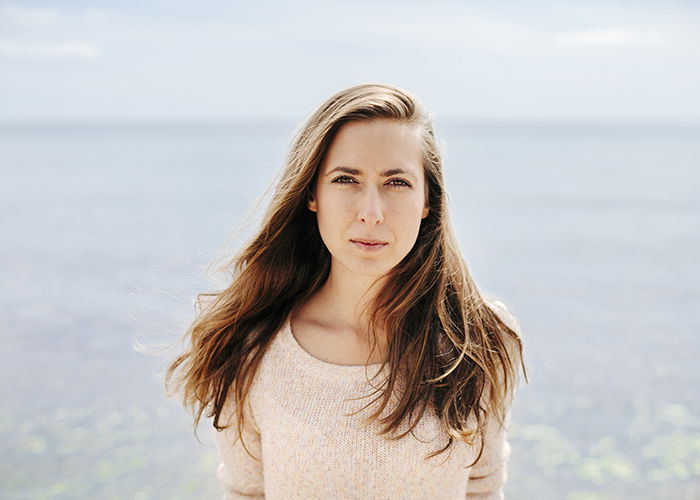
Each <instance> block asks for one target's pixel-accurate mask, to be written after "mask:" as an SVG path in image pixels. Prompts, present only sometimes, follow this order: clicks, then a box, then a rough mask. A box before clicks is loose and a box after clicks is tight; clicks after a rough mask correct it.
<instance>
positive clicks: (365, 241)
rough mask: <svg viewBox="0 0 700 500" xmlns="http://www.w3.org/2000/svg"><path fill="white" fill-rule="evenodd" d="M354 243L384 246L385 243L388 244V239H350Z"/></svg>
mask: <svg viewBox="0 0 700 500" xmlns="http://www.w3.org/2000/svg"><path fill="white" fill-rule="evenodd" d="M350 241H352V242H353V243H360V244H362V245H367V246H373V247H374V246H383V245H388V243H387V242H386V241H378V240H350Z"/></svg>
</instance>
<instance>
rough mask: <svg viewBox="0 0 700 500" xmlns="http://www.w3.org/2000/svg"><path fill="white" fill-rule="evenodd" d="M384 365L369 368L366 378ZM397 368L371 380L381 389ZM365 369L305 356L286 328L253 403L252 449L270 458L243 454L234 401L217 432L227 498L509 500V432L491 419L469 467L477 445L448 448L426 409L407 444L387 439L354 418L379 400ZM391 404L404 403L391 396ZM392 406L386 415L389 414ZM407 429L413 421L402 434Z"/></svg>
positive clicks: (248, 441)
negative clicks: (505, 495)
mask: <svg viewBox="0 0 700 500" xmlns="http://www.w3.org/2000/svg"><path fill="white" fill-rule="evenodd" d="M380 366H381V365H368V367H367V375H368V376H370V377H371V376H372V375H374V374H375V373H377V372H378V370H379V367H380ZM387 370H388V368H387V367H385V369H384V371H383V372H382V373H381V374H380V375H379V377H378V378H377V379H375V380H374V381H372V384H373V385H374V386H375V387H376V386H377V385H378V382H379V380H381V379H382V377H385V376H386V373H387ZM372 392H373V390H372V385H370V384H369V383H368V382H367V379H366V373H365V367H364V366H348V365H336V364H331V363H328V362H325V361H322V360H320V359H318V358H316V357H314V356H312V355H310V354H309V353H308V352H306V351H305V350H304V349H303V348H302V347H301V345H300V344H299V343H298V342H297V340H296V338H295V337H294V335H293V334H292V331H291V329H290V327H289V321H287V322H286V323H285V325H284V327H283V328H282V329H281V330H280V331H279V332H278V334H277V335H276V337H275V339H274V340H273V343H272V344H271V346H270V349H269V351H268V352H267V353H266V354H265V356H264V358H263V360H262V362H261V364H260V367H259V370H258V372H257V374H256V377H255V379H254V381H253V385H252V387H251V393H250V395H249V399H248V402H249V404H248V405H246V411H247V413H246V416H247V418H246V422H247V426H246V428H244V433H243V437H244V442H245V445H246V447H247V448H248V450H249V451H250V452H251V453H252V454H253V455H254V456H255V457H256V458H260V459H261V460H254V459H252V458H251V457H250V456H249V455H248V454H247V453H246V452H245V450H244V449H243V446H242V445H241V442H240V440H239V439H238V434H237V430H236V426H235V422H234V420H233V419H232V418H231V417H232V416H233V414H234V408H233V405H232V404H231V403H229V404H228V405H227V407H226V408H225V411H224V415H223V416H224V418H223V419H222V422H224V423H229V422H232V423H233V425H231V426H230V427H228V428H227V429H226V430H224V431H222V432H217V433H216V441H217V446H218V448H219V455H220V458H221V464H220V465H219V467H218V469H217V477H218V479H219V482H220V483H221V486H222V488H223V490H224V498H225V499H250V498H258V499H260V498H265V499H267V500H292V499H304V500H308V499H316V498H319V499H358V500H359V499H362V500H368V499H440V500H451V499H465V498H466V499H471V500H477V499H480V500H481V499H489V500H494V499H500V498H503V493H502V488H503V484H504V482H505V479H506V461H507V459H508V456H509V454H510V446H509V444H508V442H507V440H506V431H507V429H504V428H500V427H499V426H498V424H497V423H496V422H491V424H490V426H489V429H490V430H489V432H488V436H487V439H486V441H485V442H486V444H485V447H484V452H483V454H482V456H481V458H480V460H479V461H478V463H477V464H476V465H475V466H473V467H471V468H466V466H467V465H469V464H470V463H471V462H472V461H473V459H474V458H475V457H476V453H478V445H475V446H468V445H467V444H465V443H463V442H458V441H457V440H455V441H454V442H453V444H452V448H451V449H450V450H448V451H446V452H444V453H442V454H440V455H437V456H435V457H433V458H431V459H429V460H427V461H426V460H425V456H426V455H427V454H428V453H430V452H432V451H435V450H438V449H442V447H443V446H444V445H445V444H446V443H447V435H446V433H445V432H444V431H443V430H442V428H441V426H440V422H439V420H438V418H437V417H436V415H435V414H434V412H432V411H431V412H427V413H426V415H424V417H423V418H422V419H421V421H420V422H419V423H418V425H417V426H416V427H415V428H414V430H413V434H411V433H409V434H407V435H406V436H405V437H404V438H402V439H400V440H393V441H392V440H389V439H387V437H386V435H378V431H379V430H380V429H381V428H382V426H381V425H380V424H379V423H377V422H376V421H375V422H373V423H370V424H366V423H365V422H364V421H363V420H362V418H361V417H362V416H367V415H369V414H370V411H371V409H373V408H374V407H369V408H367V409H365V410H364V411H362V412H361V413H358V414H356V415H355V416H346V415H345V414H347V413H350V412H351V411H355V410H358V409H359V408H361V407H362V406H364V405H366V404H367V403H369V402H370V401H371V400H372V399H373V398H374V397H376V396H377V394H374V396H372V398H365V399H360V400H352V399H351V398H357V397H360V396H363V395H369V394H372ZM392 403H395V400H394V399H392ZM391 408H393V406H391V405H390V406H389V408H385V410H384V413H383V414H382V415H386V414H388V413H389V411H390V409H391ZM406 429H408V426H407V424H406V423H405V422H404V425H403V427H402V428H401V429H400V430H401V431H404V430H406Z"/></svg>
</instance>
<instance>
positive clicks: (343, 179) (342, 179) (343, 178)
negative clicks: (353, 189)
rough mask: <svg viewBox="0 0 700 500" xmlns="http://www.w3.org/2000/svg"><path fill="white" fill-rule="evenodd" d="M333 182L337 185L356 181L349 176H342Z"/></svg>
mask: <svg viewBox="0 0 700 500" xmlns="http://www.w3.org/2000/svg"><path fill="white" fill-rule="evenodd" d="M331 182H335V183H336V184H351V183H353V182H355V179H353V178H352V177H348V176H347V175H341V176H338V177H336V178H335V179H333V180H332V181H331Z"/></svg>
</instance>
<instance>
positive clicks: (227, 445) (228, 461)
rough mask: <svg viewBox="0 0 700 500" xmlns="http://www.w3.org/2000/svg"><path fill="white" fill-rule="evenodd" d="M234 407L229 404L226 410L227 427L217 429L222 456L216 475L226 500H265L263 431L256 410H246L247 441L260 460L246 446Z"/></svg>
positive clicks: (245, 434) (245, 433) (223, 414)
mask: <svg viewBox="0 0 700 500" xmlns="http://www.w3.org/2000/svg"><path fill="white" fill-rule="evenodd" d="M232 407H233V405H232V404H231V403H227V407H225V409H224V411H223V412H222V416H223V417H225V418H223V419H222V421H223V422H225V423H226V425H227V427H226V429H224V430H222V431H218V432H217V431H216V430H215V431H214V432H215V434H216V444H217V448H218V450H219V458H220V463H219V466H218V468H217V469H216V477H217V479H218V480H219V483H220V484H221V487H222V489H223V491H224V495H223V498H224V500H243V499H246V500H248V499H253V498H254V499H264V498H265V493H264V484H263V467H262V447H261V445H260V432H259V430H258V429H257V425H256V424H255V421H254V419H253V418H252V413H246V419H245V422H244V424H245V425H244V427H243V432H242V434H243V440H244V442H245V446H246V447H247V448H248V450H249V451H250V453H252V454H253V455H254V456H255V457H256V458H257V459H258V460H256V459H253V458H252V457H251V456H250V455H248V453H246V450H245V449H244V448H243V444H242V443H241V440H240V438H239V436H238V428H237V426H236V419H235V418H234V417H235V412H234V410H233V408H232Z"/></svg>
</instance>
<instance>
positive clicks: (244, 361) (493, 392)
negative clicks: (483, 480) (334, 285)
mask: <svg viewBox="0 0 700 500" xmlns="http://www.w3.org/2000/svg"><path fill="white" fill-rule="evenodd" d="M358 120H394V121H398V122H402V123H405V124H409V125H413V126H415V127H418V129H419V130H420V131H421V133H422V134H421V135H422V155H423V156H422V162H423V167H424V172H425V179H426V183H427V189H428V207H429V212H428V215H427V217H425V218H424V219H422V221H421V225H420V229H419V233H418V237H417V240H416V242H415V244H414V246H413V248H412V249H411V250H410V252H409V253H408V254H407V255H406V256H405V257H404V258H403V260H402V261H401V262H400V263H399V264H397V265H396V266H395V267H394V268H393V269H391V270H390V271H389V272H388V274H387V275H386V277H387V279H386V280H385V284H384V285H383V287H382V288H381V290H380V291H379V292H378V293H377V295H376V298H375V299H374V301H373V302H372V303H371V305H370V311H369V312H370V332H371V334H372V337H373V338H374V339H375V341H376V336H375V335H374V332H375V331H377V330H378V329H381V331H383V332H385V333H386V335H387V341H388V350H387V356H386V359H385V360H384V362H383V366H382V368H384V367H385V366H386V367H388V368H389V370H388V372H387V373H388V376H387V377H386V378H385V379H384V381H383V383H382V384H381V385H380V386H379V387H378V388H377V389H378V390H377V391H376V393H377V394H378V395H377V397H376V398H375V399H374V400H373V401H372V402H371V403H369V404H372V403H374V402H379V404H378V405H377V407H376V409H375V410H374V411H373V413H372V414H371V416H370V417H369V418H371V419H377V418H379V417H380V416H381V414H382V412H383V411H384V409H385V407H387V405H388V404H389V400H390V398H391V396H392V394H393V393H394V392H398V399H397V400H396V401H397V403H396V405H395V406H394V407H393V410H392V411H391V412H390V413H388V415H386V416H384V417H382V418H381V419H380V420H379V422H380V423H382V424H384V427H383V432H384V433H385V434H389V433H390V432H393V431H396V430H397V429H399V427H400V426H401V424H402V423H403V422H404V421H406V423H408V429H407V430H406V431H405V432H403V433H400V434H398V435H397V436H396V437H393V438H392V439H400V438H403V437H404V436H405V435H406V434H408V432H411V431H412V430H413V428H414V427H415V425H416V423H417V422H418V421H419V420H420V418H421V417H422V416H423V414H424V413H425V411H426V409H427V408H432V409H433V410H434V411H435V414H436V415H437V416H438V417H439V419H440V421H441V423H442V425H443V427H444V429H445V430H446V433H447V436H448V441H447V444H446V445H445V446H444V447H443V448H442V449H440V450H437V451H435V452H433V453H431V454H430V455H429V457H432V456H435V455H438V454H440V453H442V452H444V451H446V450H447V449H448V448H449V447H450V446H451V445H452V444H453V441H454V440H455V439H458V440H462V441H465V442H467V443H469V444H473V443H475V439H476V440H477V441H478V442H479V443H480V446H479V453H478V454H477V455H476V458H475V460H474V462H473V463H476V461H477V460H478V459H479V458H480V457H481V454H482V452H483V447H484V437H485V434H486V428H487V423H488V421H489V419H492V418H493V419H496V420H497V422H498V423H499V424H500V425H505V420H506V416H507V414H508V411H509V408H510V405H511V403H512V398H513V395H514V393H515V390H516V389H517V386H518V383H519V380H520V374H521V372H522V375H523V376H524V378H525V380H526V381H527V374H526V370H525V364H524V362H523V356H522V342H521V339H520V334H519V328H518V327H517V323H516V322H515V321H514V320H513V317H512V315H510V313H509V312H508V310H507V309H506V308H505V306H503V304H502V303H500V302H499V303H495V302H494V301H492V300H490V299H487V298H485V296H484V295H482V293H480V291H479V290H478V289H477V286H476V284H475V282H474V281H473V279H472V277H471V276H470V273H469V270H468V268H467V265H466V262H465V260H464V259H463V257H462V254H461V252H460V250H459V248H458V245H457V241H456V238H455V235H454V232H453V230H452V229H451V225H450V221H449V214H448V210H447V194H446V192H445V188H444V180H443V161H442V157H441V154H440V151H439V148H438V145H437V141H436V138H435V133H434V130H433V125H432V123H431V119H430V117H429V115H428V114H427V112H426V111H425V110H424V108H423V107H422V106H421V105H420V103H419V102H418V101H417V100H416V98H415V97H413V96H412V95H411V94H409V93H408V92H406V91H404V90H402V89H399V88H397V87H394V86H391V85H385V84H363V85H357V86H354V87H350V88H347V89H345V90H342V91H340V92H338V93H336V94H335V95H333V96H331V97H330V98H329V99H328V100H326V101H325V102H324V103H322V104H321V105H320V106H319V107H318V108H317V109H316V110H315V111H314V112H313V113H312V114H311V116H310V117H309V118H308V119H307V120H306V122H305V123H304V125H303V126H302V127H301V129H300V130H299V132H298V133H297V135H296V136H295V138H294V139H293V142H292V145H291V148H290V151H289V154H288V156H287V159H286V163H285V165H284V167H283V170H282V173H281V175H280V178H279V181H278V183H277V185H276V187H275V190H274V194H273V197H272V199H271V201H270V204H269V206H268V208H267V211H266V213H265V215H264V217H263V219H262V221H261V224H260V227H259V228H258V229H257V231H255V232H254V234H253V236H252V237H251V238H250V239H249V240H248V241H247V242H246V243H245V244H244V245H243V246H242V248H241V250H240V251H239V252H238V253H237V254H236V255H235V256H233V258H230V259H228V260H227V262H226V264H225V266H224V270H225V271H226V272H227V273H229V274H230V276H231V279H230V284H229V285H228V287H227V288H225V289H224V290H221V291H216V292H210V293H202V294H200V295H199V296H198V300H197V303H198V314H197V316H196V318H195V320H194V321H193V322H192V324H191V325H190V327H189V329H188V330H187V332H186V333H185V336H184V339H185V341H186V348H185V349H184V351H183V352H182V353H181V354H180V355H178V356H177V357H176V358H175V359H174V360H173V361H172V362H171V363H170V365H169V366H168V369H167V372H166V377H165V378H166V387H167V389H168V390H169V391H170V392H171V393H173V392H176V393H181V395H182V398H183V403H184V404H185V406H187V407H189V408H190V409H191V410H192V412H193V416H194V423H195V426H196V425H197V423H198V422H199V421H200V419H201V417H202V416H203V415H204V416H206V417H207V418H213V425H214V427H215V428H216V429H217V430H222V429H224V428H225V427H226V425H225V424H226V423H225V422H222V419H224V417H223V411H224V406H225V405H226V404H232V405H233V407H235V408H244V407H245V406H244V405H245V404H246V402H247V398H248V396H249V392H250V388H251V385H252V382H253V378H254V376H255V373H256V371H257V369H258V366H259V364H260V361H261V359H262V358H263V356H264V354H265V352H266V349H267V347H268V346H269V345H270V343H271V342H272V340H273V338H274V336H275V334H276V333H277V332H278V331H279V330H280V329H281V327H282V326H283V325H284V322H285V321H286V319H287V318H288V316H289V315H290V313H292V311H293V310H294V309H295V308H297V307H299V306H300V305H301V304H303V303H304V302H305V301H306V300H307V299H308V298H309V297H310V296H311V295H312V294H314V293H315V292H316V291H317V290H318V289H319V288H320V287H321V286H322V285H323V284H324V282H325V281H326V279H327V278H328V275H329V272H330V264H331V255H330V253H329V251H328V249H327V248H326V246H325V245H324V243H323V241H322V239H321V236H320V233H319V230H318V225H317V222H316V214H315V213H314V212H312V211H310V210H309V209H308V206H307V200H308V199H309V198H310V196H312V193H313V192H314V187H315V183H316V180H317V176H318V175H319V170H320V166H321V163H322V161H323V158H324V155H325V154H326V151H327V150H328V148H329V145H330V144H331V142H332V141H333V138H334V136H335V134H336V133H337V131H338V129H339V128H340V127H341V126H342V125H343V124H345V123H348V122H351V121H358ZM370 356H371V354H370ZM368 360H369V358H368ZM400 376H401V381H402V382H401V383H399V382H398V381H399V377H400ZM399 388H400V391H399ZM369 404H368V405H367V406H369ZM367 406H365V408H366V407H367ZM245 418H246V412H243V411H240V412H236V425H237V429H238V433H239V437H240V438H241V440H242V431H243V428H244V426H245ZM244 447H245V443H244ZM246 450H247V448H246Z"/></svg>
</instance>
